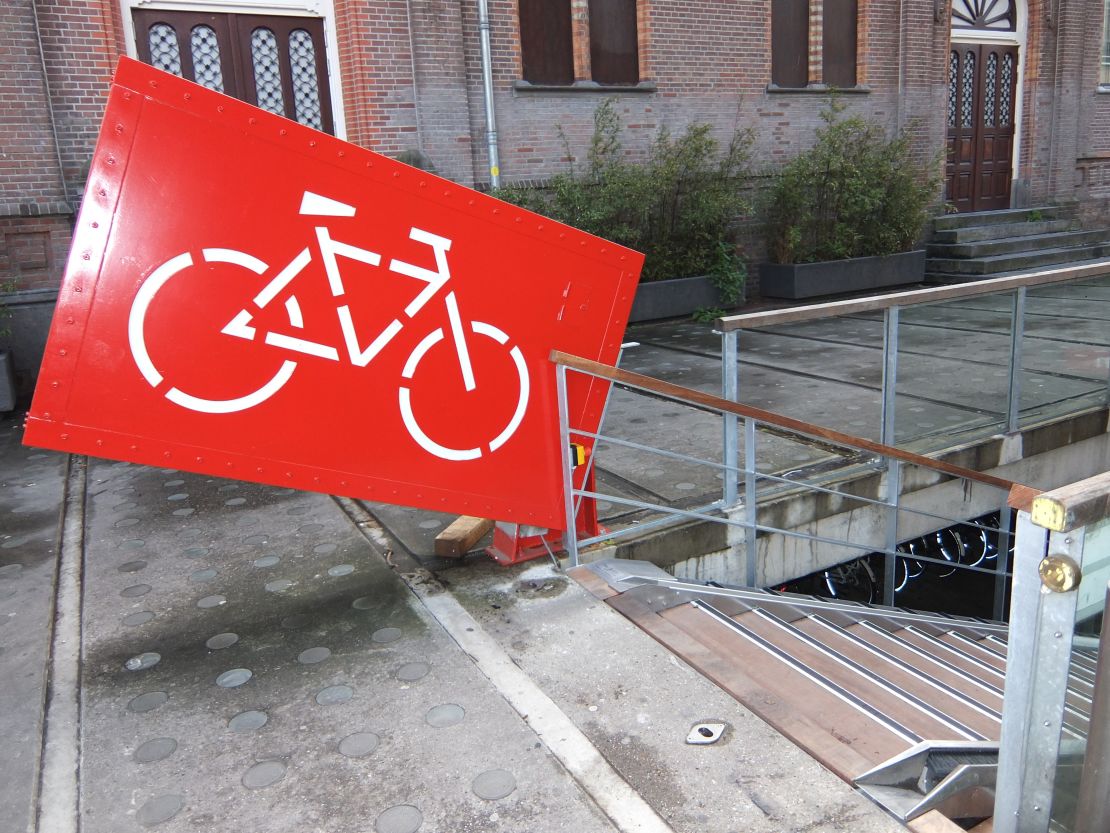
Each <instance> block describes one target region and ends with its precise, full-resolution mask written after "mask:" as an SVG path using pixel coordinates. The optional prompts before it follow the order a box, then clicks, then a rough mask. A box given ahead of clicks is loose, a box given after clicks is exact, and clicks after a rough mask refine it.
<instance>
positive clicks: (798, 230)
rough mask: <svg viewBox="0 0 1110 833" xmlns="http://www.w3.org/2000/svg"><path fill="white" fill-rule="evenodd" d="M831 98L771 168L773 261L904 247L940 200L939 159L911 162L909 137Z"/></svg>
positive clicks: (767, 218) (768, 222)
mask: <svg viewBox="0 0 1110 833" xmlns="http://www.w3.org/2000/svg"><path fill="white" fill-rule="evenodd" d="M843 109H844V105H843V104H842V103H840V102H839V101H836V100H835V99H834V100H833V102H832V103H831V104H830V105H829V107H828V108H827V109H826V110H825V111H824V112H823V113H822V114H821V116H822V118H823V119H824V121H825V126H824V127H822V128H819V129H818V130H817V142H816V144H814V146H813V147H812V148H810V149H809V150H807V151H805V152H803V153H801V154H799V155H798V156H797V157H795V158H794V159H793V160H791V161H790V162H788V163H787V164H786V165H784V166H783V167H782V168H781V169H780V170H779V171H778V173H777V174H775V175H774V177H773V180H772V184H771V186H770V188H769V189H768V190H767V193H766V197H765V201H764V205H763V219H764V233H765V237H766V241H767V254H768V257H769V258H770V260H771V261H772V262H774V263H811V262H814V261H820V260H838V259H840V258H848V257H865V256H868V255H888V254H894V253H895V252H903V251H908V250H910V249H912V248H913V247H914V245H915V244H916V243H917V240H918V237H919V235H920V234H921V230H922V228H923V227H924V225H925V222H926V220H927V219H928V214H929V207H930V205H931V204H932V203H934V202H935V201H936V200H937V199H938V187H939V183H940V180H939V177H938V175H937V171H938V165H937V163H936V162H934V163H933V164H932V165H931V166H922V165H921V164H919V163H917V162H915V160H914V158H913V155H912V153H911V149H910V142H909V137H908V136H906V135H905V134H902V135H900V136H898V137H897V138H894V139H888V138H887V136H886V132H885V130H884V129H883V127H882V125H880V124H877V123H875V122H870V121H867V120H865V119H863V118H861V117H860V116H850V117H847V118H843V117H842V116H841V113H842V111H843Z"/></svg>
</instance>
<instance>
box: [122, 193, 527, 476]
mask: <svg viewBox="0 0 1110 833" xmlns="http://www.w3.org/2000/svg"><path fill="white" fill-rule="evenodd" d="M300 214H302V215H305V216H314V217H354V216H355V207H354V206H351V205H348V204H346V203H343V202H340V201H338V200H333V199H331V198H328V197H324V196H321V195H319V194H315V193H312V192H311V191H305V192H304V194H303V196H302V199H301V207H300ZM315 230H316V240H315V244H316V245H315V246H313V245H312V244H309V245H307V246H305V247H304V248H303V249H302V250H301V251H300V252H299V253H298V254H296V255H295V256H294V257H293V259H292V260H290V261H289V263H288V264H286V265H285V266H283V267H282V268H281V269H279V270H277V272H276V274H274V276H273V277H272V278H270V280H269V281H268V282H267V283H266V285H265V286H264V287H263V288H262V290H261V291H260V292H259V293H258V294H257V295H255V296H254V298H253V300H252V301H251V303H250V304H248V305H247V306H245V307H244V308H243V309H242V310H240V311H239V312H238V313H237V314H236V315H235V316H234V317H233V318H232V320H231V321H230V322H228V324H227V325H226V326H225V327H224V328H223V329H222V330H221V331H220V332H221V333H222V334H224V335H227V336H230V337H236V338H241V339H246V340H248V341H258V340H261V341H262V342H263V343H265V344H268V345H271V346H273V347H279V348H283V349H285V350H289V351H291V352H294V353H300V354H302V355H307V356H313V357H316V358H320V359H327V360H329V361H335V362H339V361H341V358H340V348H339V347H337V346H335V345H330V344H322V343H319V342H316V341H310V340H307V339H304V338H300V337H297V336H295V335H289V334H287V333H278V332H274V331H273V330H268V331H265V332H262V333H260V332H259V331H258V328H257V327H255V326H252V322H253V320H254V317H255V315H256V314H257V312H258V311H261V310H262V309H264V308H266V307H267V306H268V305H269V304H271V303H272V302H274V301H275V300H276V299H277V298H278V297H279V296H280V295H282V293H283V292H284V291H285V290H286V288H287V287H289V284H290V283H291V282H292V281H293V279H294V278H296V277H297V276H298V275H299V274H300V273H301V272H302V271H303V270H304V269H305V268H306V267H307V266H308V265H309V264H310V263H312V261H313V260H314V257H315V256H316V255H318V256H319V258H320V260H321V261H322V263H323V266H324V272H325V274H326V275H327V279H328V284H329V287H330V290H331V295H332V297H333V298H335V299H336V313H337V315H338V317H339V325H340V331H341V332H342V334H343V342H344V343H343V345H342V347H343V348H345V351H344V352H345V356H346V358H347V359H349V361H350V362H351V364H353V365H355V366H356V367H367V366H368V365H369V364H370V363H371V362H372V361H373V360H374V359H375V358H376V357H377V356H378V355H379V354H381V352H382V351H383V350H384V349H385V348H386V346H387V345H388V344H389V343H390V342H391V341H392V340H393V339H394V338H395V337H396V336H397V335H398V334H399V333H400V332H401V331H402V330H403V329H404V327H405V324H406V323H407V321H408V320H409V319H411V318H413V317H414V316H415V315H416V314H417V313H419V312H420V310H422V309H423V308H424V307H425V306H426V305H427V304H428V302H429V301H431V300H432V299H433V298H435V297H436V296H437V295H439V294H440V293H441V291H444V290H445V289H446V287H447V284H448V282H449V280H450V278H451V273H450V268H449V266H448V263H447V252H448V251H449V250H450V248H451V240H449V239H448V238H445V237H440V236H439V235H436V234H432V233H431V232H429V231H425V230H423V229H420V228H416V227H413V228H411V229H410V232H409V239H411V240H413V241H416V242H418V243H423V244H425V245H427V246H430V247H431V249H432V252H433V255H434V260H435V264H436V268H435V269H434V270H433V269H427V268H425V267H423V266H417V265H415V264H412V263H407V262H405V261H401V260H397V259H391V260H390V263H389V267H388V268H389V270H390V271H392V272H396V273H398V274H400V275H405V276H408V277H410V278H416V279H418V280H420V281H423V282H424V283H425V284H426V286H425V287H424V288H423V289H422V290H421V291H420V292H419V294H417V295H416V297H415V298H413V299H412V301H411V302H409V304H408V305H407V306H406V307H405V308H404V311H403V313H402V314H398V316H397V317H396V318H394V319H393V320H392V321H391V322H390V323H389V324H387V325H386V326H385V328H384V329H383V330H382V331H381V332H379V333H377V335H376V336H375V337H374V338H373V339H371V340H370V342H369V343H368V344H367V345H366V346H365V347H364V346H362V341H361V340H360V338H359V336H358V333H357V332H356V330H355V324H354V320H353V317H352V315H351V310H350V307H349V305H348V304H347V303H345V302H344V296H345V295H346V288H345V287H344V284H343V277H342V274H341V271H340V268H339V258H347V259H349V260H355V261H358V262H360V263H364V264H368V265H370V266H380V265H381V261H382V256H381V255H380V254H378V253H376V252H372V251H370V250H368V249H363V248H361V247H359V246H353V245H351V244H349V243H342V242H340V241H338V240H334V239H333V238H332V236H331V233H330V231H329V229H328V227H327V226H326V225H318V226H316V227H315ZM201 257H202V259H203V261H204V262H205V263H222V264H230V265H233V266H238V267H241V268H243V269H246V270H248V271H249V272H251V273H253V274H254V275H257V276H259V277H265V276H266V275H267V274H268V273H269V272H270V265H269V264H267V263H266V262H265V261H263V260H261V259H259V258H257V257H255V256H254V255H250V254H247V253H246V252H242V251H239V250H237V249H226V248H205V249H201ZM194 265H195V264H194V260H193V256H192V254H190V253H189V252H184V253H182V254H179V255H177V256H175V257H171V258H170V259H169V260H167V261H166V262H165V263H163V264H162V265H160V266H159V267H158V268H157V269H155V270H154V271H153V272H152V273H151V274H150V276H149V277H148V278H147V279H146V280H145V281H144V282H143V284H142V286H141V287H140V288H139V291H138V293H137V294H136V296H135V300H134V301H133V302H132V304H131V311H130V315H129V318H128V333H127V336H128V342H129V344H130V346H131V353H132V355H133V357H134V359H135V363H136V364H137V365H138V368H139V372H140V373H141V374H142V376H143V378H144V379H146V381H147V382H148V383H149V384H150V385H151V386H152V387H154V388H157V387H158V386H160V385H161V384H162V383H163V382H164V381H166V379H165V376H164V375H163V373H162V372H161V371H159V370H158V368H157V367H155V365H154V362H153V361H152V359H151V357H150V351H149V350H148V349H147V342H146V318H147V313H148V311H149V310H150V306H151V303H152V302H153V301H154V298H155V296H156V295H157V294H158V292H159V291H160V290H161V289H162V287H164V286H165V285H166V283H167V282H168V281H169V280H171V279H172V278H174V277H176V276H178V275H182V274H185V273H187V270H189V269H190V268H192V267H193V266H194ZM443 302H444V306H445V308H446V311H447V318H448V328H449V330H450V337H448V335H447V334H446V333H445V332H444V328H443V327H438V328H436V329H435V330H433V331H432V332H430V333H428V334H427V335H426V336H424V338H423V339H421V340H420V342H419V343H418V344H417V345H416V347H415V348H414V349H413V351H412V352H411V353H410V354H409V356H408V358H407V359H406V361H405V363H404V368H403V370H402V372H401V380H400V383H399V385H398V406H399V408H400V412H401V419H402V422H403V423H404V426H405V429H406V430H407V431H408V433H409V435H410V436H411V437H412V439H413V440H414V441H415V442H416V443H417V444H418V445H419V446H420V447H421V448H423V449H424V450H425V451H427V452H428V453H430V454H433V455H435V456H436V457H440V458H442V459H444V460H452V461H460V460H476V459H478V458H479V457H481V456H482V455H483V454H486V453H493V452H495V451H497V450H498V449H499V448H501V447H502V446H503V445H504V444H505V443H506V442H508V441H509V439H510V438H511V437H512V436H513V434H514V433H516V430H517V429H518V428H519V427H520V424H521V422H522V421H523V419H524V414H525V411H526V410H527V407H528V397H529V390H530V386H529V377H528V368H527V366H526V364H525V362H524V355H523V353H522V352H521V350H520V347H519V346H517V345H515V344H510V339H509V336H508V335H507V334H506V333H505V332H503V331H502V330H500V329H499V328H497V327H495V326H493V325H492V324H487V323H486V322H484V321H473V320H471V321H466V322H464V321H463V318H462V315H461V313H460V312H459V303H458V299H457V298H456V296H455V293H454V291H445V292H444V294H443ZM284 308H285V317H286V318H287V319H288V321H289V325H290V327H291V328H292V329H294V330H302V329H303V328H304V316H303V314H302V311H301V306H300V302H299V301H298V300H297V296H296V295H295V294H292V293H289V294H287V295H286V297H285V301H284ZM474 336H480V337H482V338H488V339H491V340H492V341H493V342H495V343H496V345H498V348H499V349H501V350H502V351H504V352H506V353H507V354H508V356H509V357H510V358H511V359H512V366H513V367H514V368H515V370H516V376H517V382H518V392H519V393H518V396H517V401H516V403H515V404H514V405H512V406H511V409H510V408H508V407H507V408H506V409H505V410H506V413H509V412H510V410H511V414H510V415H509V417H508V419H507V421H506V422H505V423H504V426H503V427H501V429H500V431H499V432H498V433H497V434H496V435H495V436H493V437H488V438H483V440H484V441H483V442H482V443H479V444H476V445H472V446H471V447H467V448H457V447H452V446H448V445H443V444H441V443H438V442H436V441H435V440H434V439H432V437H431V436H430V435H429V434H428V432H426V431H425V430H424V429H423V428H422V427H421V425H420V423H419V422H418V421H417V418H416V415H415V413H414V412H413V406H412V392H411V390H412V385H413V383H414V380H415V377H416V374H417V371H418V370H419V369H420V363H421V362H422V361H423V359H424V358H425V356H427V355H428V353H429V351H431V350H432V349H433V348H435V347H436V345H438V344H439V343H440V342H447V343H449V344H453V345H454V348H455V353H456V356H457V358H458V366H459V370H460V373H461V376H462V382H463V386H464V388H465V389H466V391H468V392H471V391H474V390H476V389H477V387H478V378H477V376H476V374H475V369H474V365H473V362H472V359H471V355H472V351H471V350H470V347H469V346H468V338H471V337H474ZM297 367H298V361H297V360H295V359H293V358H284V359H282V364H281V367H280V368H279V369H278V371H277V372H276V373H275V374H274V375H273V376H272V377H271V378H270V379H269V380H267V381H266V382H264V383H263V384H261V385H259V386H258V387H256V388H254V389H253V390H249V391H248V392H246V393H244V394H242V395H241V396H235V397H233V398H229V399H206V398H203V397H200V396H196V395H193V394H190V393H188V392H186V391H184V390H181V389H180V388H178V387H176V386H172V385H171V387H170V389H169V390H168V391H166V393H165V396H166V398H167V399H168V400H170V401H171V402H173V403H174V404H176V405H179V406H181V407H182V408H187V409H189V410H192V411H199V412H201V413H208V414H229V413H234V412H237V411H245V410H248V409H249V408H253V407H255V406H257V405H260V404H261V403H263V402H265V401H266V400H268V399H269V398H270V397H272V396H273V395H274V394H276V393H277V392H278V391H280V390H281V389H282V388H283V387H284V386H285V385H286V384H287V383H288V382H289V380H290V379H291V378H292V377H293V373H294V372H295V371H296V370H297ZM489 372H492V371H489ZM483 378H485V377H484V376H483Z"/></svg>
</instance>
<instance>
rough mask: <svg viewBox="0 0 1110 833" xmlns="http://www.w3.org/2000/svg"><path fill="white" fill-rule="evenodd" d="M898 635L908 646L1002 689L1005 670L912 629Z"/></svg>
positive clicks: (959, 648) (958, 647) (955, 646)
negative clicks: (933, 654) (938, 657)
mask: <svg viewBox="0 0 1110 833" xmlns="http://www.w3.org/2000/svg"><path fill="white" fill-rule="evenodd" d="M899 633H900V635H901V638H903V639H905V640H906V641H907V642H909V643H910V644H912V645H914V646H916V647H918V648H921V649H922V650H925V651H929V652H930V653H935V654H937V655H938V656H940V657H942V658H944V659H946V660H947V661H948V662H951V663H952V664H953V665H955V666H958V667H959V668H962V669H963V670H964V671H966V672H967V673H968V674H970V675H972V676H974V677H976V678H978V679H980V680H982V681H984V682H986V683H990V684H992V685H996V686H997V687H998V688H1002V687H1003V684H1004V682H1005V680H1006V671H1005V669H1003V670H999V669H998V668H996V667H995V666H994V665H993V664H989V663H986V662H981V661H980V660H979V659H978V658H976V657H973V656H969V655H968V654H967V653H966V652H965V651H963V650H962V649H961V647H960V646H958V645H951V644H949V643H948V642H945V641H944V640H942V639H939V638H936V637H930V636H928V635H927V634H924V633H920V632H918V631H917V630H915V629H913V628H906V629H904V630H902V631H900V632H899Z"/></svg>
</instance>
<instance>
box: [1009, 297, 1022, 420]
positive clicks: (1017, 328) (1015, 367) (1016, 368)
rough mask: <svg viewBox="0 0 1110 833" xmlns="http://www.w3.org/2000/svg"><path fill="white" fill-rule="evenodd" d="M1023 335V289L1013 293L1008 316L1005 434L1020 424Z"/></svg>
mask: <svg viewBox="0 0 1110 833" xmlns="http://www.w3.org/2000/svg"><path fill="white" fill-rule="evenodd" d="M1024 333H1025V287H1024V286H1023V287H1020V288H1019V289H1017V290H1015V291H1014V307H1013V311H1012V312H1011V314H1010V360H1009V361H1010V366H1009V371H1010V372H1009V389H1008V397H1007V400H1006V402H1007V404H1006V433H1007V434H1013V433H1015V432H1016V431H1017V430H1018V428H1019V427H1020V423H1021V344H1022V340H1023V338H1022V337H1023V335H1024Z"/></svg>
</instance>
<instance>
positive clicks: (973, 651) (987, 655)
mask: <svg viewBox="0 0 1110 833" xmlns="http://www.w3.org/2000/svg"><path fill="white" fill-rule="evenodd" d="M938 638H939V639H941V640H943V641H944V642H947V643H948V644H949V645H952V646H955V647H956V648H959V649H960V650H962V651H964V652H965V653H967V654H969V655H971V656H973V657H976V658H977V659H979V660H980V661H981V662H984V663H986V664H987V665H990V666H992V667H994V668H997V669H998V670H999V671H1001V672H1002V673H1003V674H1005V673H1006V657H1005V656H1003V655H1001V654H999V653H998V651H996V650H995V649H994V648H992V647H991V646H989V645H984V644H983V643H982V642H979V641H976V640H974V639H969V638H968V637H966V636H961V635H960V634H958V633H946V634H944V635H942V636H940V637H938Z"/></svg>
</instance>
